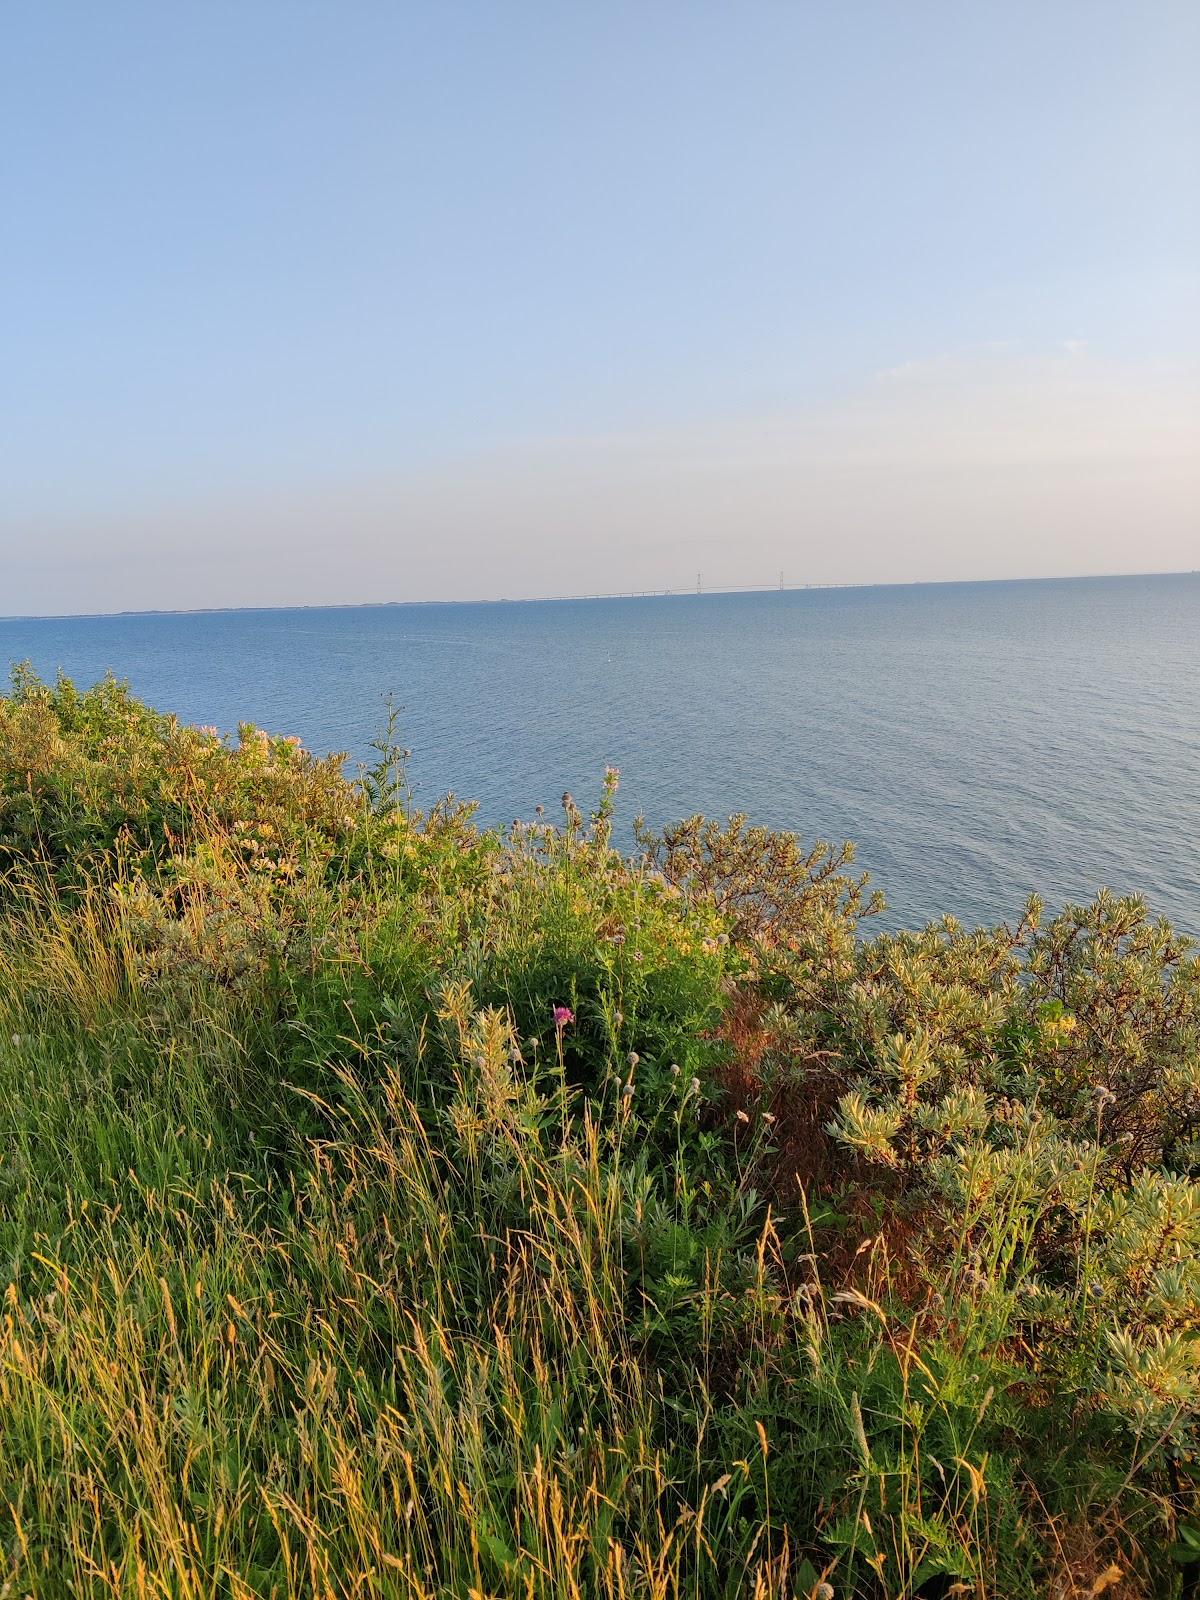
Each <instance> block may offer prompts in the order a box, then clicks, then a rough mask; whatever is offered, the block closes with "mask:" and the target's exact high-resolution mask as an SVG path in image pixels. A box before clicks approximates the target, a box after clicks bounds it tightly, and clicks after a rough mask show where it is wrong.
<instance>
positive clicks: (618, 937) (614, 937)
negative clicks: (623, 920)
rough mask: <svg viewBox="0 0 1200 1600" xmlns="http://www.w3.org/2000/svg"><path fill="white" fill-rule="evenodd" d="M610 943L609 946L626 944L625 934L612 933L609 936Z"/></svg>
mask: <svg viewBox="0 0 1200 1600" xmlns="http://www.w3.org/2000/svg"><path fill="white" fill-rule="evenodd" d="M608 942H609V944H624V943H625V935H624V934H623V933H610V934H609V936H608Z"/></svg>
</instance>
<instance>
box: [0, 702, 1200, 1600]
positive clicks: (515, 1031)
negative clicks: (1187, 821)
mask: <svg viewBox="0 0 1200 1600" xmlns="http://www.w3.org/2000/svg"><path fill="white" fill-rule="evenodd" d="M378 756H379V759H378V763H377V764H376V766H375V767H374V768H373V769H371V770H370V771H368V772H364V773H363V774H362V775H361V776H360V778H359V779H358V780H356V781H351V780H350V779H348V778H347V777H345V776H344V773H343V769H342V764H341V763H340V762H339V761H338V760H336V759H328V760H318V759H315V758H314V757H312V756H311V755H309V754H308V753H307V752H305V751H304V750H303V749H302V748H300V746H299V745H298V744H297V743H296V742H295V741H294V740H290V739H283V738H274V737H270V736H268V735H266V734H264V733H262V732H260V731H259V730H257V729H254V728H250V727H245V728H243V729H242V730H241V733H240V737H239V738H238V739H237V740H236V741H235V740H230V739H224V738H222V737H220V736H218V735H217V734H216V733H215V732H214V731H212V730H200V729H195V728H190V727H186V726H184V725H182V724H180V723H179V722H177V721H176V720H175V719H173V718H171V717H168V716H163V715H160V714H158V713H156V712H154V711H152V710H150V709H149V708H147V707H145V706H143V705H141V704H139V703H138V702H137V701H136V700H134V699H133V698H132V697H131V696H130V694H129V693H128V692H127V690H126V689H124V688H123V687H122V686H121V685H119V684H117V683H116V682H113V681H108V682H104V683H101V684H99V685H97V686H96V687H94V688H92V689H90V690H88V691H86V692H82V691H79V690H77V689H76V688H74V687H73V686H72V685H71V684H70V683H69V682H67V681H65V680H60V681H59V682H58V683H57V684H54V685H47V684H44V683H42V682H40V681H39V680H38V679H37V678H36V677H34V676H33V675H32V674H30V673H28V672H27V671H23V670H22V671H19V672H18V673H17V674H16V676H15V678H14V682H13V687H12V691H11V694H10V696H9V697H8V698H4V699H0V1013H2V1014H0V1294H2V1296H3V1303H2V1305H0V1595H3V1596H9V1595H11V1596H20V1595H36V1596H39V1597H41V1596H47V1597H57V1596H62V1597H68V1596H69V1597H78V1596H87V1597H92V1596H96V1597H99V1596H106V1597H118V1596H119V1597H122V1600H124V1597H135V1596H136V1597H138V1600H142V1597H163V1600H166V1597H179V1600H210V1597H211V1600H217V1597H229V1600H252V1597H261V1600H267V1597H279V1600H283V1597H285V1596H287V1597H290V1596H296V1597H299V1596H309V1595H312V1596H321V1597H330V1600H332V1597H338V1600H341V1597H347V1600H349V1597H354V1600H358V1597H362V1600H368V1597H383V1596H387V1597H391V1596H397V1597H406V1600H407V1597H412V1600H418V1597H432V1596H442V1595H447V1596H449V1595H453V1596H461V1597H463V1600H467V1597H481V1600H482V1597H487V1596H497V1597H500V1596H504V1597H507V1596H513V1597H518V1596H519V1597H526V1600H550V1597H555V1600H558V1597H563V1600H570V1597H579V1600H585V1597H588V1600H590V1597H592V1596H597V1597H604V1600H634V1597H638V1600H641V1597H646V1600H668V1597H669V1600H676V1597H678V1600H683V1597H685V1596H690V1597H708V1596H713V1597H717V1596H720V1597H730V1600H732V1597H734V1596H743V1595H744V1596H754V1597H756V1600H767V1597H768V1596H772V1597H774V1596H778V1597H781V1600H782V1597H786V1600H793V1597H795V1600H799V1597H803V1596H809V1597H820V1600H834V1597H838V1600H840V1597H851V1596H861V1597H872V1600H874V1597H885V1596H886V1597H897V1600H899V1597H918V1596H923V1597H928V1600H933V1597H939V1596H950V1595H960V1596H972V1597H978V1600H983V1597H993V1600H1009V1597H1011V1600H1018V1597H1026V1596H1034V1595H1045V1596H1052V1597H1057V1600H1068V1597H1074V1596H1097V1595H1101V1594H1107V1595H1109V1596H1112V1597H1114V1600H1119V1597H1135V1596H1179V1597H1184V1596H1188V1595H1193V1594H1195V1593H1197V1582H1196V1579H1197V1575H1198V1574H1200V1505H1198V1494H1197V1485H1198V1481H1200V1478H1198V1467H1197V1447H1198V1442H1200V1441H1198V1437H1197V1426H1198V1420H1200V1337H1198V1335H1200V959H1198V957H1197V954H1196V952H1195V951H1194V950H1193V949H1192V947H1191V946H1190V945H1189V943H1188V941H1187V940H1185V939H1183V938H1181V937H1179V936H1177V935H1176V934H1175V933H1173V931H1172V930H1171V929H1170V927H1168V926H1167V925H1166V924H1165V923H1163V922H1161V921H1156V920H1154V919H1153V918H1152V917H1151V916H1150V915H1149V913H1148V911H1147V909H1146V906H1145V905H1144V904H1143V903H1142V902H1141V901H1140V900H1138V899H1118V898H1115V897H1113V896H1110V895H1107V894H1102V895H1101V896H1100V897H1099V898H1098V899H1097V900H1096V902H1095V903H1094V904H1092V905H1090V906H1085V907H1069V908H1067V909H1066V910H1064V911H1063V912H1062V913H1061V914H1059V915H1056V916H1054V917H1052V918H1047V917H1044V916H1043V914H1042V910H1041V907H1040V906H1039V904H1038V903H1037V902H1036V901H1033V902H1031V903H1030V905H1029V906H1028V907H1027V908H1026V910H1025V912H1024V914H1023V916H1022V917H1021V918H1020V920H1019V921H1017V922H1015V923H1014V924H1013V925H1012V926H1003V927H999V928H992V929H980V930H972V929H966V928H963V927H961V926H959V925H958V924H957V923H955V922H954V921H952V920H950V919H946V920H944V921H943V922H940V923H937V924H935V925H932V926H930V927H928V928H925V929H924V930H921V931H919V932H913V933H904V934H884V935H879V936H876V937H871V936H870V928H871V922H870V916H871V913H872V912H873V911H874V910H875V909H876V908H877V901H876V900H875V899H874V898H872V897H871V895H870V893H869V890H868V886H867V885H866V883H865V882H864V880H863V879H861V878H860V877H858V876H856V875H855V874H854V873H853V870H852V851H851V850H850V848H849V847H842V848H831V847H829V846H826V845H823V844H817V845H815V846H814V847H813V848H811V849H809V848H807V847H803V846H801V845H800V844H799V843H798V842H797V841H796V840H795V839H794V838H792V837H791V836H788V835H780V834H775V833H769V832H767V831H765V830H761V829H756V828H754V827H752V826H750V825H749V824H748V823H747V822H746V821H745V820H744V819H741V818H733V819H730V820H729V821H728V822H727V823H721V824H717V823H713V822H707V821H704V820H703V819H700V818H694V819H691V820H689V821H686V822H684V823H682V824H681V825H679V826H678V827H676V828H673V829H669V830H667V832H666V833H665V834H663V835H660V836H657V837H656V836H653V835H650V834H648V833H647V832H646V831H645V830H641V831H640V832H639V842H638V850H637V852H636V854H635V855H633V856H632V857H630V856H627V855H623V854H622V853H621V852H620V851H618V850H617V849H616V848H615V846H614V843H613V837H612V831H611V830H612V815H613V805H614V801H615V796H616V791H617V775H616V774H615V773H614V772H609V773H608V774H607V775H606V776H605V778H604V780H603V784H602V786H601V789H600V793H599V796H598V798H597V800H596V803H595V806H594V809H592V810H591V812H590V814H587V815H585V814H583V813H581V811H580V810H579V809H578V808H577V806H576V804H575V802H574V801H573V800H572V799H571V798H570V796H565V797H564V800H563V816H562V821H561V822H558V823H554V824H552V823H550V822H548V821H546V820H544V819H543V818H542V817H541V816H538V817H536V818H534V819H532V820H531V821H530V822H529V823H527V824H523V825H514V826H513V827H512V828H511V829H509V830H505V831H504V832H498V831H491V830H485V829H480V828H479V827H477V826H476V824H475V823H474V822H473V820H472V812H471V808H470V807H469V806H464V805H461V804H459V803H458V802H456V801H455V800H454V799H453V798H449V799H447V800H445V801H443V802H441V803H439V804H438V805H436V806H435V807H433V809H432V810H430V811H428V812H424V813H422V812H421V811H419V810H417V809H416V808H415V807H414V805H413V804H412V802H411V798H410V795H409V791H408V789H407V786H406V784H405V781H404V768H403V753H402V752H400V751H398V750H397V749H396V748H395V745H394V741H393V738H392V735H391V734H390V733H389V734H388V735H387V736H385V737H384V738H382V739H381V741H380V746H379V751H378Z"/></svg>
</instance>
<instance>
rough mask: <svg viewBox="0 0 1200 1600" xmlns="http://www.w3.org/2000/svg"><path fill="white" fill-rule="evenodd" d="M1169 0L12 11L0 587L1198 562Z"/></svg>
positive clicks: (1198, 403) (1198, 129) (115, 595)
mask: <svg viewBox="0 0 1200 1600" xmlns="http://www.w3.org/2000/svg"><path fill="white" fill-rule="evenodd" d="M1197 85H1200V5H1198V4H1197V3H1196V0H1122V3H1111V0H1080V3H1075V0H1033V3H1023V0H970V3H963V0H944V3H943V0H937V3H931V0H905V3H899V0H886V3H884V0H880V3H871V0H794V3H791V4H785V3H782V0H772V3H757V0H745V3H741V4H736V5H734V4H729V3H728V0H722V3H712V4H707V3H703V0H690V3H686V4H685V3H682V0H680V3H674V0H637V3H629V4H625V3H619V0H598V3H596V4H571V3H565V0H550V3H546V4H533V3H528V0H503V3H501V0H495V3H486V4H485V3H482V0H460V3H454V4H432V3H430V4H426V3H422V4H415V3H412V4H402V3H400V0H371V3H367V0H336V3H335V0H323V3H315V0H171V3H169V4H164V3H162V0H153V3H147V4H134V3H130V0H104V3H103V4H97V3H94V0H87V3H77V4H72V3H68V0H8V3H7V4H6V5H5V6H4V8H3V15H2V17H0V229H2V230H3V232H2V238H0V613H9V614H11V613H22V612H24V613H37V612H64V611H86V610H112V609H123V608H138V607H153V606H165V607H172V606H204V605H238V604H248V605H254V604H289V603H299V602H308V601H322V600H328V601H356V600H379V599H420V598H460V597H461V598H474V597H487V596H493V595H537V594H546V593H559V592H569V591H576V590H591V589H596V588H605V589H614V588H615V589H624V588H631V587H637V588H641V587H667V586H677V585H679V586H683V585H689V584H694V582H695V574H696V572H697V570H702V571H703V572H704V575H705V582H706V584H707V585H710V586H712V587H716V586H718V585H720V584H721V583H737V582H753V581H757V580H762V579H766V580H772V579H776V578H777V576H778V573H779V572H780V570H783V571H784V572H785V574H786V576H787V577H788V579H789V580H795V581H800V580H806V579H807V580H811V581H826V582H828V581H840V580H848V581H903V580H907V579H931V578H960V577H961V578H970V577H991V576H1019V575H1039V574H1056V573H1075V572H1079V573H1084V572H1105V571H1149V570H1171V569H1178V568H1192V567H1197V566H1200V428H1198V423H1200V274H1198V268H1200V91H1198V89H1197Z"/></svg>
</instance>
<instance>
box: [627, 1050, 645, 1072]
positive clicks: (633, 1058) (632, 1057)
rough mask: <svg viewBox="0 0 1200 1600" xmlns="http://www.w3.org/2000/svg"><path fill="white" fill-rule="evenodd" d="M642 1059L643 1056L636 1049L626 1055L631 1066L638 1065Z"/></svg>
mask: <svg viewBox="0 0 1200 1600" xmlns="http://www.w3.org/2000/svg"><path fill="white" fill-rule="evenodd" d="M641 1059H642V1058H641V1056H639V1055H638V1053H637V1051H636V1050H631V1051H630V1052H629V1054H628V1056H627V1057H626V1060H627V1061H628V1062H629V1065H630V1067H631V1068H633V1067H636V1066H637V1064H638V1062H639V1061H640V1060H641Z"/></svg>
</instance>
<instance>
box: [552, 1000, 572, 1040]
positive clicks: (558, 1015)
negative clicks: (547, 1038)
mask: <svg viewBox="0 0 1200 1600" xmlns="http://www.w3.org/2000/svg"><path fill="white" fill-rule="evenodd" d="M574 1021H575V1013H574V1012H573V1011H572V1010H571V1008H570V1006H555V1008H554V1026H555V1027H556V1028H557V1029H558V1031H559V1033H561V1032H562V1031H563V1029H564V1028H565V1027H567V1026H569V1024H571V1023H572V1022H574Z"/></svg>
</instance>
